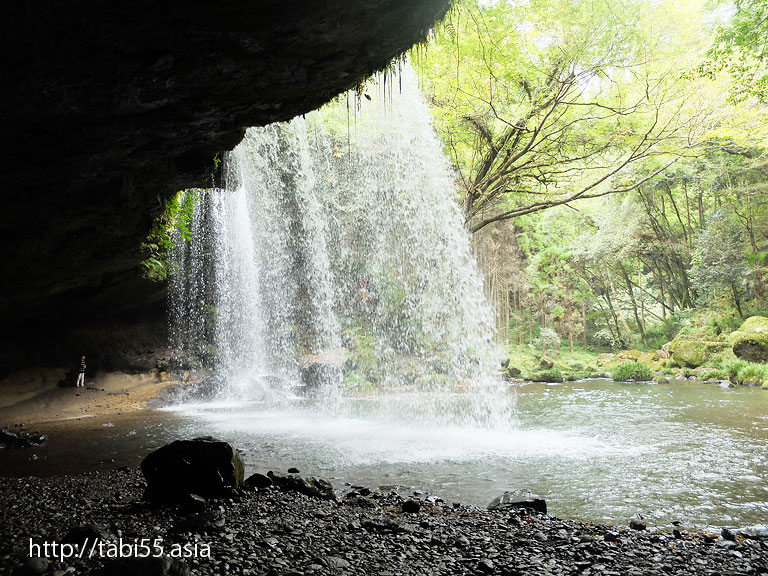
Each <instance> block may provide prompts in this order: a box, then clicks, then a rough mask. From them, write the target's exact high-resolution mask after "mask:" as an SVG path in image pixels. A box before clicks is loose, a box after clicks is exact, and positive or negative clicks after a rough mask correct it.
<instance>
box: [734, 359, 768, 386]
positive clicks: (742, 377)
mask: <svg viewBox="0 0 768 576" xmlns="http://www.w3.org/2000/svg"><path fill="white" fill-rule="evenodd" d="M737 378H738V382H739V383H740V384H745V385H747V386H759V385H760V384H762V383H763V382H768V366H766V365H765V364H756V363H753V362H747V363H746V365H745V366H744V367H743V368H742V369H741V370H739V373H738V375H737Z"/></svg>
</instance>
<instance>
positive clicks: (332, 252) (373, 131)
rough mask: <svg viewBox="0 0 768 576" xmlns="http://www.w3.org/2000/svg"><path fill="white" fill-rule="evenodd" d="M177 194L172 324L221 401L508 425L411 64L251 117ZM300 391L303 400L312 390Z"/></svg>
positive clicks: (473, 278)
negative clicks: (267, 118)
mask: <svg viewBox="0 0 768 576" xmlns="http://www.w3.org/2000/svg"><path fill="white" fill-rule="evenodd" d="M224 176H225V177H224V180H225V186H224V188H223V189H213V190H201V191H190V192H187V194H195V195H196V197H195V199H194V200H195V210H194V215H193V218H192V221H191V223H190V229H191V240H189V241H185V240H183V239H177V240H176V245H177V248H176V249H175V253H174V261H175V265H176V267H177V268H178V273H177V274H176V275H175V276H174V278H173V279H172V281H171V286H170V292H171V297H170V303H171V304H170V311H171V314H170V315H171V334H172V338H173V341H174V342H173V343H174V345H175V346H176V348H177V350H178V351H179V354H180V358H183V359H184V361H185V362H186V363H187V364H189V365H192V366H196V365H203V364H207V365H209V366H211V367H212V368H213V371H214V374H215V381H216V388H217V393H218V394H219V396H220V397H229V398H237V399H240V400H242V401H256V402H262V403H267V404H269V403H271V404H272V405H275V404H285V403H286V402H288V403H290V402H295V401H297V400H301V401H302V402H306V403H307V404H311V405H312V406H313V409H326V410H329V411H331V412H332V411H334V410H335V411H338V410H347V411H350V410H351V411H355V410H359V409H360V408H359V403H357V404H355V403H352V404H350V402H349V401H348V399H350V398H353V399H354V398H357V399H360V398H363V399H375V402H368V403H367V405H369V407H368V408H366V410H369V411H370V410H371V408H370V405H371V404H375V409H373V411H374V412H375V413H376V414H378V415H379V416H382V417H386V418H392V419H397V418H399V419H403V418H416V419H420V420H423V421H442V422H445V421H450V422H458V423H471V424H478V423H480V424H483V425H488V424H493V425H496V424H498V423H499V422H507V421H508V420H509V418H510V407H509V399H508V395H507V393H506V391H505V387H504V384H503V383H502V380H501V378H500V377H499V376H498V374H497V372H498V368H499V359H500V357H499V352H498V350H497V349H496V347H495V345H494V344H493V343H492V331H493V325H494V324H493V314H492V311H491V309H490V307H489V305H488V303H487V302H486V301H485V299H484V295H483V287H482V280H481V278H480V276H479V274H478V271H477V268H476V265H475V262H474V259H473V256H472V253H471V250H470V242H469V236H468V234H467V232H466V231H465V230H464V227H463V218H462V215H461V213H460V210H459V208H458V206H457V204H456V201H455V198H454V195H455V187H454V182H453V174H452V172H451V170H450V167H449V166H448V163H447V161H446V159H445V157H444V155H443V153H442V150H441V147H440V143H439V141H438V139H437V137H436V135H435V133H434V130H433V128H432V125H431V118H430V113H429V110H428V108H427V105H426V103H425V102H424V100H423V98H422V97H421V95H420V93H419V90H418V85H417V79H416V76H415V73H414V72H413V71H412V69H411V68H410V67H408V66H407V65H406V66H405V67H404V68H403V70H402V71H401V72H400V73H399V75H398V76H396V77H395V78H394V81H393V78H392V77H391V76H390V77H387V78H385V77H382V78H380V79H379V80H378V81H372V82H371V83H370V84H369V85H368V86H367V87H366V89H365V90H364V93H363V94H357V95H356V94H354V93H350V94H348V95H346V96H342V97H341V98H340V99H339V101H337V102H335V103H332V104H329V105H327V106H325V107H324V108H322V109H321V110H319V111H316V112H313V113H311V114H307V115H306V116H305V117H301V118H296V119H294V120H292V121H291V122H288V123H282V124H273V125H270V126H266V127H263V128H252V129H249V130H248V131H247V133H246V136H245V139H244V140H243V142H242V143H241V144H240V145H239V146H238V147H237V148H236V149H235V150H234V151H232V152H231V153H229V154H228V156H227V157H226V158H225V167H224ZM310 400H311V402H310Z"/></svg>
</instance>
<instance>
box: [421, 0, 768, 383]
mask: <svg viewBox="0 0 768 576" xmlns="http://www.w3.org/2000/svg"><path fill="white" fill-rule="evenodd" d="M766 42H768V2H767V1H766V0H738V1H736V2H706V1H704V0H675V1H671V0H654V1H648V0H624V1H620V0H557V1H553V0H527V1H526V0H510V1H498V2H494V1H488V0H481V1H479V2H478V1H477V0H461V1H460V2H458V3H457V5H456V6H455V8H454V9H453V11H452V12H451V13H450V15H449V16H448V18H447V19H446V20H445V21H444V22H443V23H442V24H441V25H440V26H439V27H438V28H437V29H436V30H435V32H434V35H433V36H432V38H431V40H430V41H429V42H428V43H427V44H426V45H424V46H421V47H418V48H416V49H414V51H413V53H412V55H411V60H412V61H413V62H414V64H415V66H416V68H417V72H418V74H419V77H420V81H421V84H422V89H423V91H424V93H425V94H426V96H427V98H428V100H429V102H430V105H431V108H432V111H433V114H434V117H435V128H436V130H437V132H438V133H439V135H440V137H441V138H442V140H443V142H444V145H445V151H446V154H447V155H448V156H449V157H450V159H451V162H452V163H453V166H454V168H455V171H456V174H457V180H458V190H459V198H458V200H459V203H460V205H461V208H462V210H463V212H464V216H465V222H466V226H467V228H468V229H469V230H470V232H471V233H472V236H473V245H474V247H475V251H476V254H477V257H478V261H479V263H480V266H481V269H482V271H483V274H484V276H485V280H486V292H487V296H488V298H489V299H490V300H491V301H492V302H493V304H494V305H495V307H496V310H497V321H496V324H497V326H496V328H497V338H498V340H499V342H500V343H501V344H502V345H504V346H505V347H507V348H508V349H509V351H510V357H511V358H512V363H511V366H510V371H511V375H519V374H520V373H521V372H522V375H523V376H526V377H528V378H533V379H536V378H537V377H539V379H542V380H552V379H561V378H562V377H565V378H569V377H578V376H584V375H589V374H592V373H599V372H600V371H602V370H603V369H605V368H606V365H607V368H608V369H610V368H611V366H610V364H611V363H613V364H614V366H613V367H614V368H615V367H616V363H617V362H627V361H628V362H637V361H638V360H640V362H639V364H642V365H643V367H649V368H650V369H651V371H656V372H657V373H658V371H666V372H667V373H668V374H675V373H676V374H679V373H680V372H681V371H682V372H683V374H685V375H690V374H691V371H692V370H698V373H697V374H696V375H697V376H699V377H705V378H724V379H727V378H729V377H731V379H732V380H737V381H738V380H739V379H741V381H746V380H748V379H749V378H751V379H752V383H756V384H759V383H762V382H768V368H767V367H766V364H764V362H765V361H768V356H766V358H764V359H762V360H761V358H759V357H755V358H751V359H752V360H757V362H747V361H746V360H745V359H743V358H742V359H738V358H736V357H735V356H734V355H733V352H732V344H733V342H732V341H733V335H734V334H738V329H739V328H740V327H741V326H742V324H743V322H744V320H745V319H747V318H750V317H753V316H757V317H758V318H756V319H754V320H752V321H751V324H750V325H748V326H747V327H745V329H753V330H754V329H755V326H757V324H760V326H762V324H761V322H762V320H760V318H762V317H764V316H766V315H768V305H767V302H766V290H767V288H768V195H767V194H766V191H767V190H766V183H767V182H768V180H767V178H768V156H766V150H767V149H768V107H766V103H767V102H768V69H767V68H766V63H768V58H767V57H766V54H767V50H768V47H767V45H766ZM756 323H757V324H756ZM757 330H758V332H760V331H761V330H768V324H766V327H764V328H760V327H759V326H758V327H757ZM670 342H671V344H670ZM766 346H767V348H766V350H767V351H768V342H767V343H766ZM607 351H614V352H619V353H618V354H613V355H606V354H603V355H602V356H597V355H598V353H600V352H607ZM643 373H645V371H644V372H643Z"/></svg>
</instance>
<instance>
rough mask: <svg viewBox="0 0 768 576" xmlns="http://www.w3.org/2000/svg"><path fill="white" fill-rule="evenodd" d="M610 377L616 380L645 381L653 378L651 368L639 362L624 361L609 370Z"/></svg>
mask: <svg viewBox="0 0 768 576" xmlns="http://www.w3.org/2000/svg"><path fill="white" fill-rule="evenodd" d="M611 377H612V378H613V379H614V380H615V381H616V382H627V381H629V380H635V381H637V382H646V381H650V380H652V379H653V370H651V369H650V368H649V367H648V366H646V365H645V364H643V363H641V362H625V363H623V364H619V365H618V366H616V367H615V368H614V369H613V370H612V371H611Z"/></svg>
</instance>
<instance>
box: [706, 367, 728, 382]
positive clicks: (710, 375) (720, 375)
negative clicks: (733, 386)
mask: <svg viewBox="0 0 768 576" xmlns="http://www.w3.org/2000/svg"><path fill="white" fill-rule="evenodd" d="M726 376H727V374H726V372H725V370H721V369H719V368H709V369H707V370H705V371H703V372H702V373H701V379H702V380H725V379H726Z"/></svg>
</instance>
